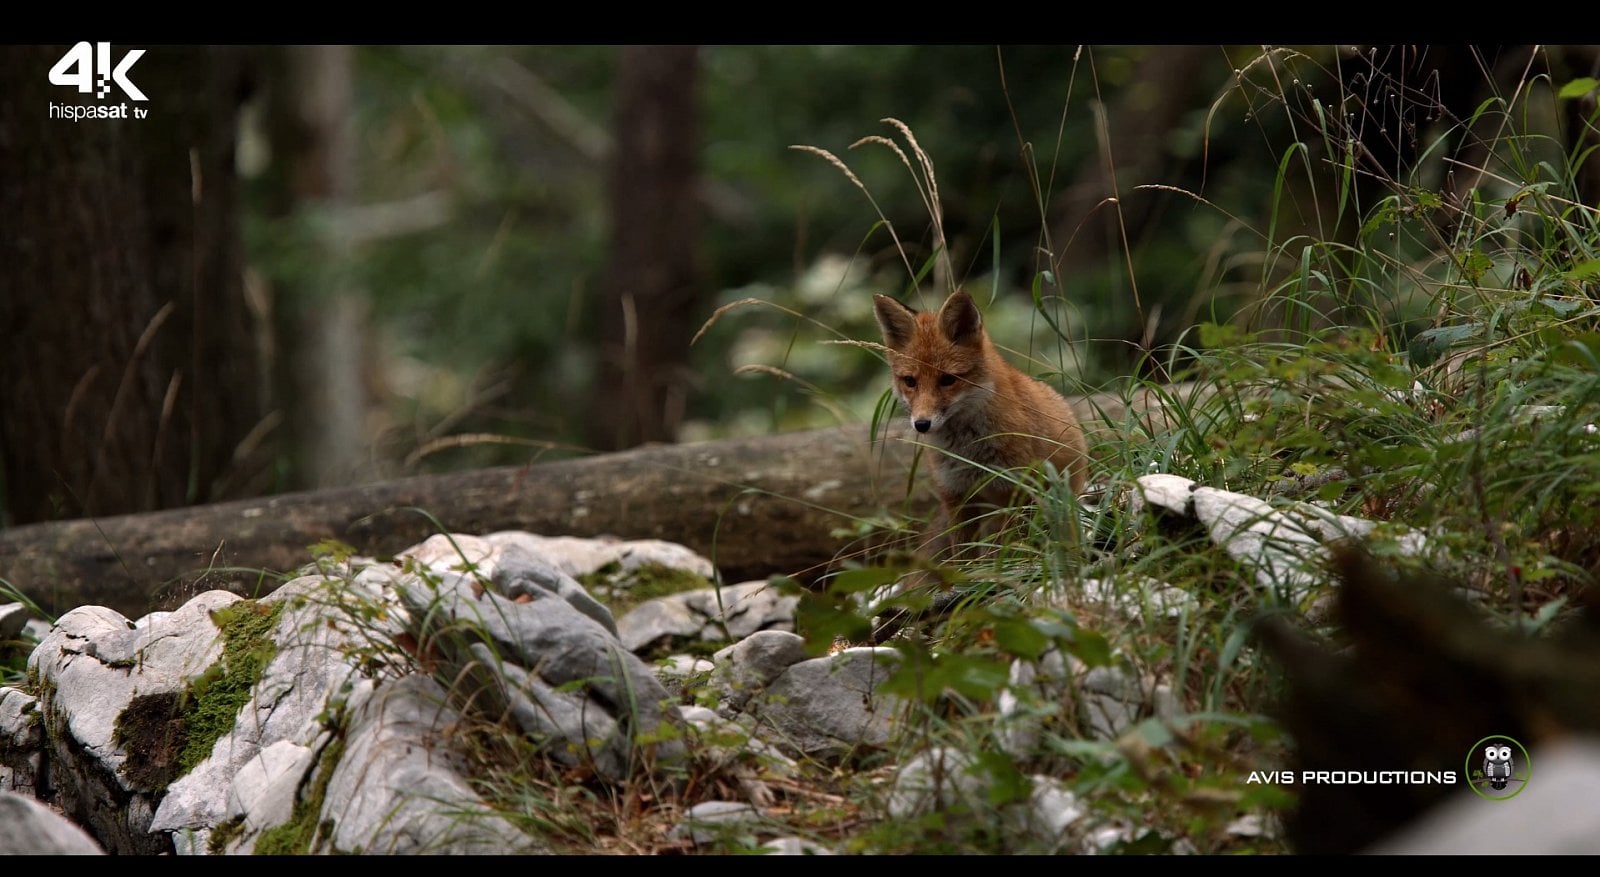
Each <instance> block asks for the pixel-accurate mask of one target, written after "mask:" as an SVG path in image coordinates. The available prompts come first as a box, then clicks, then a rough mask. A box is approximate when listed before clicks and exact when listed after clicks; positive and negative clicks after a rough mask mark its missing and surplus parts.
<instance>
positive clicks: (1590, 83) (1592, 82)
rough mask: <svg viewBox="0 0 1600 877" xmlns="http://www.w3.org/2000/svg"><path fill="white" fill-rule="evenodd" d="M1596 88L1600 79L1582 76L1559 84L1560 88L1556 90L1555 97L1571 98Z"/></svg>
mask: <svg viewBox="0 0 1600 877" xmlns="http://www.w3.org/2000/svg"><path fill="white" fill-rule="evenodd" d="M1597 88H1600V79H1595V78H1594V77H1593V76H1584V77H1580V78H1578V79H1574V80H1572V81H1571V82H1569V83H1567V84H1566V85H1563V86H1561V90H1560V91H1558V92H1556V97H1558V98H1560V99H1562V100H1571V99H1572V98H1575V97H1583V96H1584V95H1586V94H1588V93H1590V92H1592V91H1594V90H1595V89H1597Z"/></svg>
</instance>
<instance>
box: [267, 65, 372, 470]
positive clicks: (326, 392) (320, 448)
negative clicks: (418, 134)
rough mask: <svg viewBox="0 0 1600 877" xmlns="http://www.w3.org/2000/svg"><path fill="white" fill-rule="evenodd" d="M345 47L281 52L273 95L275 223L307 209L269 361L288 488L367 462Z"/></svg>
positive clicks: (350, 87)
mask: <svg viewBox="0 0 1600 877" xmlns="http://www.w3.org/2000/svg"><path fill="white" fill-rule="evenodd" d="M354 55H355V51H354V49H353V48H352V47H350V46H296V47H291V48H288V49H284V50H282V57H281V58H280V61H281V62H282V67H281V71H282V72H281V75H280V76H279V77H278V79H279V81H278V82H277V83H276V84H275V85H276V86H277V87H276V89H275V92H274V95H273V102H272V103H273V110H272V113H273V116H274V119H273V139H274V140H275V141H276V142H277V144H278V147H279V148H278V149H277V150H275V152H277V153H279V154H281V155H282V156H283V158H282V162H283V166H282V167H280V168H277V169H275V170H276V173H277V175H278V176H277V179H278V181H279V184H280V185H281V186H283V187H284V192H282V193H281V195H280V197H281V199H282V201H283V204H282V205H280V212H281V215H280V216H279V217H278V221H279V222H282V223H295V222H305V221H306V220H307V218H308V217H311V216H312V214H313V213H320V214H322V215H321V216H319V217H315V218H316V219H318V220H320V221H316V222H314V223H312V227H313V228H314V230H315V231H314V235H315V237H314V238H313V239H312V240H313V243H312V246H313V247H314V253H313V254H312V256H311V258H310V259H309V260H308V261H309V263H310V264H312V265H314V266H315V267H314V268H313V269H312V270H311V271H309V272H308V273H307V274H305V275H303V282H298V283H294V284H292V285H290V284H286V283H279V284H277V285H276V287H275V289H274V290H273V298H274V300H275V302H276V304H277V307H276V308H275V311H274V313H275V315H276V318H277V337H278V339H279V340H280V341H281V342H282V343H283V345H284V349H282V350H281V352H280V354H279V359H278V361H277V363H275V365H276V373H277V380H278V386H279V392H280V398H282V399H285V400H294V401H293V404H290V405H288V406H286V408H285V409H284V420H285V424H286V426H287V430H286V432H287V438H288V442H287V451H288V453H287V457H288V461H289V469H288V471H289V478H288V480H289V486H290V487H291V488H297V489H307V488H313V489H314V488H323V487H339V486H343V485H348V484H353V483H358V482H359V481H360V476H361V475H362V474H364V473H365V472H367V471H368V470H369V468H370V466H371V461H370V460H369V459H368V454H367V448H368V447H369V445H370V442H369V441H368V436H367V434H366V422H367V402H368V400H367V392H366V387H365V384H364V383H363V379H362V376H363V374H365V365H366V363H365V356H366V353H365V351H366V348H367V319H366V315H367V311H368V308H367V299H366V296H365V295H364V294H363V293H362V292H361V290H359V289H357V288H355V287H354V286H353V285H352V284H351V282H350V281H351V275H352V271H351V267H352V255H353V249H354V241H353V237H354V233H355V232H356V231H357V230H356V229H354V228H352V227H351V219H350V217H351V216H352V215H353V213H352V211H351V209H350V208H351V207H352V206H353V204H354V202H355V194H356V191H355V190H356V148H355V146H356V144H355V121H354V119H355V101H354V95H353V91H354V81H353V73H354V71H353V67H354Z"/></svg>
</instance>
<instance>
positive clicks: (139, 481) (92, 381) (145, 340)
mask: <svg viewBox="0 0 1600 877" xmlns="http://www.w3.org/2000/svg"><path fill="white" fill-rule="evenodd" d="M66 48H67V47H65V46H56V47H22V46H13V47H7V48H6V49H4V50H3V51H0V168H3V169H4V171H3V173H0V222H3V223H4V228H3V230H0V288H3V290H4V292H3V294H0V388H3V390H0V457H3V462H0V466H3V471H4V485H3V486H4V500H3V502H0V507H3V511H4V515H5V517H6V518H7V519H9V521H11V522H15V523H21V522H26V521H40V520H46V519H50V518H62V517H80V516H90V515H107V514H116V513H124V512H135V511H143V510H149V509H160V508H170V507H174V506H182V505H187V504H190V503H195V502H206V501H211V500H216V499H221V498H226V497H227V496H228V495H229V494H230V488H229V487H228V485H229V483H230V481H232V479H233V478H234V477H235V476H236V475H237V474H238V473H239V472H240V471H241V468H242V466H243V465H244V464H245V461H244V459H243V457H244V455H245V453H246V450H247V448H248V447H250V446H252V443H250V442H246V441H245V440H246V438H247V436H249V435H250V433H251V431H252V428H254V427H255V426H256V425H257V424H258V422H259V420H260V416H261V411H262V410H263V407H264V406H263V404H262V400H261V399H260V388H259V384H258V382H257V375H258V373H259V372H258V368H259V363H258V361H257V357H256V350H255V346H254V344H253V343H252V342H253V339H254V335H253V333H252V329H251V315H250V312H249V309H248V308H247V305H246V300H245V294H244V288H243V283H242V278H241V270H240V269H241V243H240V236H239V224H238V188H237V185H236V179H235V174H234V136H235V122H236V117H237V112H236V111H237V109H238V107H239V104H240V101H241V98H242V95H243V93H244V91H245V88H246V80H245V77H244V69H245V64H244V55H243V54H242V53H241V52H239V51H238V50H232V49H221V48H205V47H196V48H187V47H185V48H157V49H151V50H149V51H148V52H147V53H146V54H145V55H144V56H143V57H142V58H140V59H139V60H138V61H137V62H136V64H135V65H134V66H133V67H132V68H130V69H129V70H128V71H127V76H128V78H129V79H130V80H131V81H132V82H133V83H134V84H135V85H136V86H137V87H138V88H139V89H140V90H142V91H143V92H144V94H145V95H147V97H148V100H146V101H144V102H142V103H137V102H134V101H132V100H128V99H126V97H125V96H123V95H120V93H119V92H120V90H119V89H118V88H116V87H115V86H113V87H112V92H111V94H110V95H109V96H108V97H107V98H106V99H103V100H100V101H96V100H94V98H92V97H89V96H82V97H81V98H80V95H79V94H78V92H77V91H76V90H75V89H73V88H69V87H64V86H57V85H52V84H51V83H50V81H49V72H50V70H51V68H52V66H53V65H54V64H55V62H56V60H57V59H58V58H60V57H61V56H62V55H63V53H64V52H65V51H66ZM126 51H128V49H127V47H124V46H113V47H112V53H113V58H114V59H121V58H122V57H123V54H124V53H125V52H126ZM118 97H123V98H124V100H123V103H125V104H126V105H127V106H128V107H129V109H128V116H129V118H127V119H87V120H84V121H79V122H73V121H68V120H62V119H51V118H49V106H50V105H51V104H56V105H76V104H79V103H80V102H82V103H89V104H93V103H98V104H100V105H115V103H116V102H117V99H118ZM134 109H139V110H146V111H148V113H149V115H148V117H145V118H136V117H134V112H133V110H134ZM233 483H237V482H233Z"/></svg>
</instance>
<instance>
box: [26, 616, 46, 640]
mask: <svg viewBox="0 0 1600 877" xmlns="http://www.w3.org/2000/svg"><path fill="white" fill-rule="evenodd" d="M22 629H23V631H24V632H25V633H26V634H27V635H28V636H30V637H32V638H33V639H34V640H35V641H36V642H44V638H45V637H47V636H49V635H50V622H48V621H40V620H39V619H37V618H30V619H28V621H27V623H25V624H23V625H22Z"/></svg>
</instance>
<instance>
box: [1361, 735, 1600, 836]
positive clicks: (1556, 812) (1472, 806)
mask: <svg viewBox="0 0 1600 877" xmlns="http://www.w3.org/2000/svg"><path fill="white" fill-rule="evenodd" d="M1529 760H1530V762H1531V763H1532V764H1533V769H1532V772H1531V773H1530V775H1529V777H1528V782H1527V785H1526V787H1524V788H1523V790H1522V791H1521V792H1518V793H1517V796H1516V798H1515V799H1514V800H1513V801H1512V803H1509V804H1497V803H1494V802H1487V801H1484V800H1483V798H1481V797H1479V796H1478V794H1477V793H1476V792H1474V791H1472V790H1471V789H1465V788H1464V789H1462V790H1461V791H1459V792H1457V793H1455V795H1453V796H1452V797H1451V798H1450V799H1449V800H1447V801H1445V802H1443V803H1441V804H1438V805H1436V806H1434V807H1433V809H1431V810H1429V811H1427V812H1426V813H1424V814H1423V815H1422V817H1421V818H1420V819H1418V820H1416V821H1415V822H1413V823H1411V824H1410V825H1408V826H1406V827H1404V828H1402V829H1401V830H1399V831H1397V832H1396V833H1395V834H1394V835H1392V836H1390V837H1389V838H1388V839H1386V840H1384V841H1382V842H1381V843H1379V844H1377V845H1376V846H1374V847H1372V848H1371V849H1370V850H1368V852H1370V853H1377V854H1380V855H1393V854H1407V855H1410V854H1421V855H1439V854H1447V855H1458V856H1470V855H1525V854H1530V853H1531V854H1541V853H1543V854H1549V853H1556V854H1561V853H1566V854H1574V853H1576V854H1588V855H1594V854H1596V853H1600V832H1597V831H1596V830H1595V828H1596V826H1597V821H1596V818H1595V809H1594V792H1595V789H1600V737H1597V736H1595V735H1592V734H1591V735H1587V736H1578V737H1570V738H1567V739H1566V740H1563V741H1561V742H1558V743H1551V744H1548V745H1545V746H1541V747H1539V748H1537V749H1535V750H1534V751H1533V752H1532V753H1530V757H1529Z"/></svg>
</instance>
